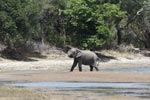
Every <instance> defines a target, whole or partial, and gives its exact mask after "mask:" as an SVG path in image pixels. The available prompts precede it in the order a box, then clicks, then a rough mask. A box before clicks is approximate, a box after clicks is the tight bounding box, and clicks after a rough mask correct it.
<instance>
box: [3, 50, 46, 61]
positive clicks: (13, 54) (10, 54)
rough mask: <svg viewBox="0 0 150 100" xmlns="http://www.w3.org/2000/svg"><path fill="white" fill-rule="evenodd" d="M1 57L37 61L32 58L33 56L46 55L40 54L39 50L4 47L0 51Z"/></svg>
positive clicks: (41, 56)
mask: <svg viewBox="0 0 150 100" xmlns="http://www.w3.org/2000/svg"><path fill="white" fill-rule="evenodd" d="M0 53H1V57H2V58H6V59H11V60H17V61H38V60H35V59H33V57H34V58H42V59H44V58H47V57H46V56H44V55H42V54H41V53H39V52H22V51H19V50H15V49H13V50H10V49H5V50H3V51H1V52H0Z"/></svg>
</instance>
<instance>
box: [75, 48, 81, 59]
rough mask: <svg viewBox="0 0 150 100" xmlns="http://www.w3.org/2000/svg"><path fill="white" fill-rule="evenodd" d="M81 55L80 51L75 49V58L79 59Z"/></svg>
mask: <svg viewBox="0 0 150 100" xmlns="http://www.w3.org/2000/svg"><path fill="white" fill-rule="evenodd" d="M81 55H82V53H81V50H79V49H77V54H76V58H79V57H81Z"/></svg>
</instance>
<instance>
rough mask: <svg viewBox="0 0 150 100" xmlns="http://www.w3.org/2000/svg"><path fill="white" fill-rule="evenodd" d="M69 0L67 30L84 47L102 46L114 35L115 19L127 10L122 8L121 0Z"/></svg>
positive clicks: (65, 11)
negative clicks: (114, 0)
mask: <svg viewBox="0 0 150 100" xmlns="http://www.w3.org/2000/svg"><path fill="white" fill-rule="evenodd" d="M112 1H113V0H108V1H105V0H99V1H98V0H69V3H68V5H67V9H66V10H64V14H65V15H66V31H67V33H69V35H71V36H72V42H73V41H75V43H76V45H81V46H82V47H84V48H89V49H96V48H100V47H101V46H102V45H103V44H105V43H106V42H107V40H108V39H110V38H111V37H112V36H113V33H114V31H113V27H114V26H115V20H116V19H117V18H122V17H123V16H124V15H125V12H123V11H121V10H120V5H119V3H120V1H119V0H118V2H112Z"/></svg>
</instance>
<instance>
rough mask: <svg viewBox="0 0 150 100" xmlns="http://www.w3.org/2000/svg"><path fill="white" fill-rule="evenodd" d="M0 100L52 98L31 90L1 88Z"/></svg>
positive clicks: (40, 99) (46, 99) (42, 99)
mask: <svg viewBox="0 0 150 100" xmlns="http://www.w3.org/2000/svg"><path fill="white" fill-rule="evenodd" d="M0 100H50V96H48V95H47V94H46V93H42V92H40V91H37V90H34V89H29V88H17V87H5V86H0Z"/></svg>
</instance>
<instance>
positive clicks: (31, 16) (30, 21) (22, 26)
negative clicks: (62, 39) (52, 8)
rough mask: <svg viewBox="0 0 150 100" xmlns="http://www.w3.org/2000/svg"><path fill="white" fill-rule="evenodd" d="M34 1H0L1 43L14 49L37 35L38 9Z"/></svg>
mask: <svg viewBox="0 0 150 100" xmlns="http://www.w3.org/2000/svg"><path fill="white" fill-rule="evenodd" d="M34 2H35V1H34V0H1V1H0V23H1V24H0V35H1V37H0V38H1V41H2V42H4V43H5V44H6V45H8V47H9V48H14V47H15V46H17V45H18V44H20V43H25V41H27V40H28V39H30V38H32V36H34V34H36V33H38V32H37V31H38V27H39V24H38V12H39V7H38V5H35V3H34Z"/></svg>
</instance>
